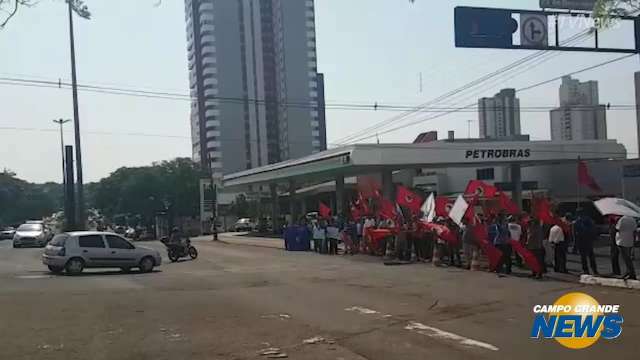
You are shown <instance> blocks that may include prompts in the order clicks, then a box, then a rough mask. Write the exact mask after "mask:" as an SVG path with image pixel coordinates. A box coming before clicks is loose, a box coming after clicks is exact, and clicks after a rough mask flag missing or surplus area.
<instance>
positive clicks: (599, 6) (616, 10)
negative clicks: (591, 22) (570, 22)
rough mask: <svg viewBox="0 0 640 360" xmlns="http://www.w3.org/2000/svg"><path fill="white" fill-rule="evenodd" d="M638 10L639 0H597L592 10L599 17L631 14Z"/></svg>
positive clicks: (639, 9) (639, 8)
mask: <svg viewBox="0 0 640 360" xmlns="http://www.w3.org/2000/svg"><path fill="white" fill-rule="evenodd" d="M638 11H640V0H598V1H597V2H596V7H595V9H594V12H595V13H596V16H597V17H599V18H603V17H605V18H606V17H610V16H623V15H633V14H636V13H637V12H638Z"/></svg>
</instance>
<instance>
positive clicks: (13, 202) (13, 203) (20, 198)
mask: <svg viewBox="0 0 640 360" xmlns="http://www.w3.org/2000/svg"><path fill="white" fill-rule="evenodd" d="M61 208H62V185H60V184H56V183H46V184H33V183H29V182H27V181H24V180H21V179H19V178H17V177H16V174H15V173H13V172H11V171H8V170H5V171H3V172H0V226H2V225H11V224H19V223H22V222H24V221H25V220H29V219H42V218H43V217H45V216H49V215H51V214H52V213H53V212H55V211H57V210H60V209H61Z"/></svg>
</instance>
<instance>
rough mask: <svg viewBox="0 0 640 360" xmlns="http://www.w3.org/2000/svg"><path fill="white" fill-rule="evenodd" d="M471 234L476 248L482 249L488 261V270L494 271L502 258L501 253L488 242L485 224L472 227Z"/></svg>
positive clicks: (487, 231)
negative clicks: (476, 245) (475, 242)
mask: <svg viewBox="0 0 640 360" xmlns="http://www.w3.org/2000/svg"><path fill="white" fill-rule="evenodd" d="M473 234H474V237H475V238H476V241H477V243H478V246H479V247H480V249H482V252H484V253H485V254H486V255H487V258H488V259H489V270H491V271H495V270H496V269H497V268H498V265H499V264H500V259H501V258H502V251H500V250H498V248H496V247H495V246H493V244H492V243H491V242H490V241H489V230H488V229H487V225H486V224H478V225H475V226H474V227H473Z"/></svg>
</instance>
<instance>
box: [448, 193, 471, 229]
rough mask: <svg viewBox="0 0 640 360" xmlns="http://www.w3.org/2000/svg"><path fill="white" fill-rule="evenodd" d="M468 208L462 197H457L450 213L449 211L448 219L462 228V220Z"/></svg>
mask: <svg viewBox="0 0 640 360" xmlns="http://www.w3.org/2000/svg"><path fill="white" fill-rule="evenodd" d="M468 207H469V204H468V203H467V202H466V201H465V200H464V198H463V197H462V195H459V196H458V198H457V199H456V202H455V203H454V204H453V207H452V208H451V211H449V217H450V218H451V220H453V221H454V222H455V223H456V224H458V226H462V218H463V217H464V213H466V212H467V208H468Z"/></svg>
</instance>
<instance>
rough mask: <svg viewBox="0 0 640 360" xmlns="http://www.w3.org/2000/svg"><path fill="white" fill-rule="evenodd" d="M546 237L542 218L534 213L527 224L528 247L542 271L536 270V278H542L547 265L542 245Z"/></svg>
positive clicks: (534, 274)
mask: <svg viewBox="0 0 640 360" xmlns="http://www.w3.org/2000/svg"><path fill="white" fill-rule="evenodd" d="M543 239H544V228H543V226H542V223H541V222H540V219H538V217H537V216H536V215H535V214H534V215H533V217H532V218H531V219H530V220H529V224H528V226H527V249H528V250H529V251H531V252H532V253H533V254H534V255H535V257H536V259H538V263H539V264H540V269H541V271H540V272H537V273H536V272H534V273H533V276H534V277H535V278H536V279H542V273H544V272H545V269H546V265H545V261H544V247H543V246H542V240H543Z"/></svg>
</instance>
